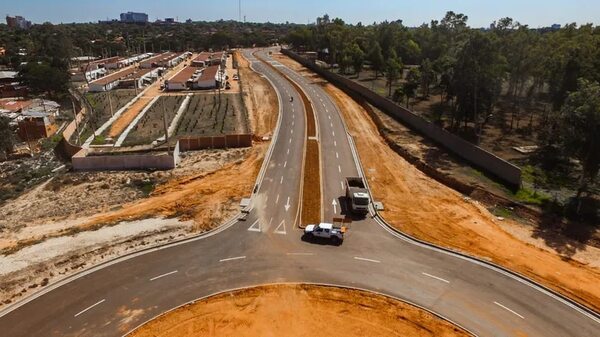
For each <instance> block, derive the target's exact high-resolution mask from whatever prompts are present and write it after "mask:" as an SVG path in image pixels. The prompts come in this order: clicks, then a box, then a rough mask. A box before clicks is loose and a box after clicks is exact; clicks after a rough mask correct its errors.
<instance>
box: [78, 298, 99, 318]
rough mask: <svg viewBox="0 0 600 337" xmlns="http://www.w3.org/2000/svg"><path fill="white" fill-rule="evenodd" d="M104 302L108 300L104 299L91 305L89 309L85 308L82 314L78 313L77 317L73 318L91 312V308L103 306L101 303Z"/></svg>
mask: <svg viewBox="0 0 600 337" xmlns="http://www.w3.org/2000/svg"><path fill="white" fill-rule="evenodd" d="M104 301H106V299H102V300H100V301H98V302H96V303H94V304H92V305H90V306H89V307H87V308H85V309H83V310H81V311H80V312H78V313H76V314H75V316H73V317H77V316H79V315H81V314H83V313H84V312H86V311H88V310H90V309H91V308H93V307H95V306H97V305H99V304H101V303H102V302H104Z"/></svg>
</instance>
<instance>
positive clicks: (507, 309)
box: [494, 302, 525, 319]
mask: <svg viewBox="0 0 600 337" xmlns="http://www.w3.org/2000/svg"><path fill="white" fill-rule="evenodd" d="M494 304H495V305H497V306H499V307H500V308H502V309H504V310H506V311H508V312H510V313H512V314H514V315H516V316H518V317H520V318H521V319H525V317H523V316H521V315H519V314H518V313H517V312H515V311H513V310H510V309H509V308H507V307H505V306H503V305H502V304H500V303H498V302H494Z"/></svg>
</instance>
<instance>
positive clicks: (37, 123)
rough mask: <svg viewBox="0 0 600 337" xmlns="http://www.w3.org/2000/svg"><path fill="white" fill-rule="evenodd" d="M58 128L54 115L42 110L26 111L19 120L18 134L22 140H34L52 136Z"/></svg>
mask: <svg viewBox="0 0 600 337" xmlns="http://www.w3.org/2000/svg"><path fill="white" fill-rule="evenodd" d="M57 129H58V128H57V126H56V124H55V123H54V117H53V116H51V115H49V114H46V113H44V112H40V111H25V112H23V114H22V117H21V118H20V119H19V121H18V129H17V134H18V135H19V138H21V140H22V141H32V140H38V139H41V138H47V137H50V136H52V135H53V134H54V133H55V132H56V130H57Z"/></svg>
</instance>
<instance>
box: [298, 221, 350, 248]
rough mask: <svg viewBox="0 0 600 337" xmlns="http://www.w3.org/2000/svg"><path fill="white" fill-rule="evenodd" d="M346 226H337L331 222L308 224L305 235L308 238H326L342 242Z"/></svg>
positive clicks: (333, 241) (334, 241)
mask: <svg viewBox="0 0 600 337" xmlns="http://www.w3.org/2000/svg"><path fill="white" fill-rule="evenodd" d="M345 232H346V227H344V226H341V227H337V226H334V225H333V224H330V223H325V222H322V223H320V224H318V225H307V226H306V228H304V235H305V236H306V237H307V238H314V239H317V238H318V239H326V240H329V241H331V242H332V243H333V244H341V243H342V242H343V241H344V233H345Z"/></svg>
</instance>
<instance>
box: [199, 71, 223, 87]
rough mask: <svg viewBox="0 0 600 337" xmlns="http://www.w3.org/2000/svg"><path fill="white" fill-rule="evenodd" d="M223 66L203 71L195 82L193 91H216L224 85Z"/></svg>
mask: <svg viewBox="0 0 600 337" xmlns="http://www.w3.org/2000/svg"><path fill="white" fill-rule="evenodd" d="M223 77H224V76H223V72H222V71H221V66H218V65H216V66H210V67H208V68H205V69H204V70H203V71H202V74H201V75H200V76H199V77H198V78H197V79H195V80H194V81H193V83H192V88H193V89H215V88H218V87H219V86H222V85H223V84H224V81H223Z"/></svg>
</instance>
